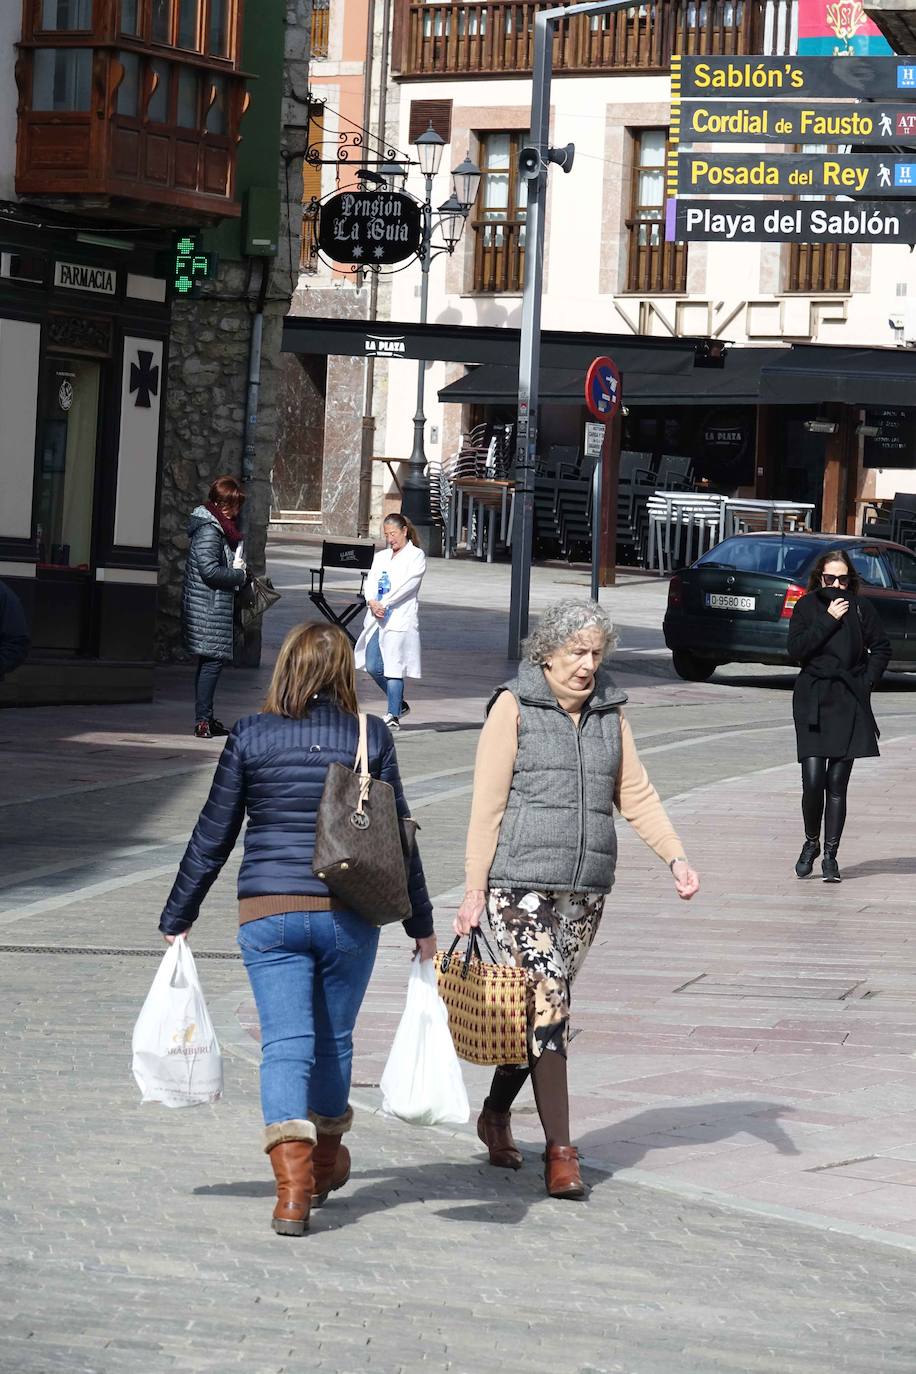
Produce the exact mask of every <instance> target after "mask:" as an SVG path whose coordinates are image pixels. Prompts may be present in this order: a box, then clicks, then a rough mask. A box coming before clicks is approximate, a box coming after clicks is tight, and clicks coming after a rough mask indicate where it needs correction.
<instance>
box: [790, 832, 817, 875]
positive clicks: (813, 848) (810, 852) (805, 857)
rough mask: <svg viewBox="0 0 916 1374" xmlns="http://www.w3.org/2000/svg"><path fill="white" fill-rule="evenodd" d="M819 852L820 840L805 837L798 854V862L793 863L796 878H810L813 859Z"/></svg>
mask: <svg viewBox="0 0 916 1374" xmlns="http://www.w3.org/2000/svg"><path fill="white" fill-rule="evenodd" d="M820 852H821V842H820V840H809V839H807V838H806V839H805V843H804V844H803V845H802V851H801V853H800V854H799V856H798V863H797V864H796V865H795V876H796V878H810V877H811V872H812V870H813V868H814V860H815V859H816V858H817V856H818V854H820Z"/></svg>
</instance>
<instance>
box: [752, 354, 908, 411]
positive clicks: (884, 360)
mask: <svg viewBox="0 0 916 1374" xmlns="http://www.w3.org/2000/svg"><path fill="white" fill-rule="evenodd" d="M760 399H761V401H763V402H766V403H768V404H770V405H811V404H815V405H819V404H821V403H822V402H825V401H840V402H842V403H843V404H845V405H852V406H856V405H859V406H912V405H916V353H911V352H909V351H908V350H906V349H902V348H840V347H836V348H830V347H828V346H826V345H823V344H796V345H795V347H793V348H790V349H786V350H785V351H784V352H782V353H781V354H780V356H779V357H778V358H776V359H774V360H773V361H772V362H771V363H768V364H767V365H766V367H764V369H763V371H762V373H761V378H760Z"/></svg>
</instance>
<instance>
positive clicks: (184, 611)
mask: <svg viewBox="0 0 916 1374" xmlns="http://www.w3.org/2000/svg"><path fill="white" fill-rule="evenodd" d="M244 500H245V493H244V492H243V491H242V488H241V486H240V485H239V483H238V482H237V481H236V480H235V478H234V477H217V479H216V481H215V482H214V483H213V484H212V486H211V487H210V491H209V493H208V495H207V501H206V504H205V505H202V506H195V508H194V510H192V512H191V518H190V520H189V521H188V539H189V541H190V543H189V545H188V556H187V560H186V562H185V569H184V587H183V588H182V596H181V628H182V635H183V638H184V645H185V648H186V649H187V651H188V653H191V654H196V655H197V672H196V674H195V676H194V720H195V725H194V734H195V736H196V737H197V739H214V738H215V737H216V736H218V735H228V733H229V731H228V730H227V729H226V727H225V725H223V723H222V721H220V720H217V719H216V717H215V716H214V714H213V698H214V696H215V694H216V684H217V682H218V681H219V676H220V673H221V672H222V671H223V664H224V663H231V662H232V656H233V649H234V641H235V631H234V620H233V616H234V611H235V594H236V592H237V591H238V590H239V588H240V587H242V586H244V584H245V582H246V581H247V578H248V572H247V569H246V566H245V560H244V558H243V557H242V533H241V530H240V529H239V527H238V525H237V524H236V521H237V520H238V517H239V512H240V511H241V509H242V504H243V502H244Z"/></svg>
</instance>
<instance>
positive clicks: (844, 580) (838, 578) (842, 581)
mask: <svg viewBox="0 0 916 1374" xmlns="http://www.w3.org/2000/svg"><path fill="white" fill-rule="evenodd" d="M821 577H822V578H823V579H824V581H825V582H826V583H827V586H828V587H834V586H836V587H845V586H847V585H848V583H849V573H821Z"/></svg>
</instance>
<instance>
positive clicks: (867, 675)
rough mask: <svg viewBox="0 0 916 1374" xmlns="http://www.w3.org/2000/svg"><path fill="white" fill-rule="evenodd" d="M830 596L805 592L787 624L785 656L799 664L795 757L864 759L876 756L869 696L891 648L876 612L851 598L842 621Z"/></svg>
mask: <svg viewBox="0 0 916 1374" xmlns="http://www.w3.org/2000/svg"><path fill="white" fill-rule="evenodd" d="M837 595H838V594H837V593H835V592H833V591H828V590H826V589H825V590H823V591H814V592H809V593H808V595H807V596H803V597H802V599H801V601H799V602H798V603H797V604H796V607H795V610H794V611H793V612H792V621H791V624H790V625H789V654H790V656H791V657H792V658H793V659H794V660H795V662H796V663H799V664H800V665H801V672H800V673H799V675H798V677H797V679H796V682H795V691H794V694H793V698H792V714H793V716H794V719H795V735H796V740H797V742H798V757H799V759H805V758H822V759H867V758H874V757H875V756H876V755H877V753H878V733H879V732H878V727H877V725H876V723H875V718H874V715H873V714H872V709H871V693H872V690H873V689H874V687H876V686H877V684H878V683H879V682H880V680H881V678H882V676H883V675H884V670H885V669H886V668H887V665H888V663H889V662H890V657H891V646H890V641H889V640H888V638H887V635H886V634H885V632H884V626H883V625H882V624H881V621H880V619H879V617H878V612H877V611H876V610H875V608H874V606H873V605H872V604H871V602H870V601H866V600H865V599H864V598H859V597H857V596H855V595H853V593H851V592H849V593H847V592H842V593H839V595H840V596H842V597H844V598H845V599H846V600H848V602H849V610H848V611H847V612H846V614H845V615H844V616H843V618H842V619H841V620H837V619H835V618H834V617H833V616H832V615H830V614H829V613H828V611H827V604H828V602H829V601H830V600H831V599H834V598H836V597H837Z"/></svg>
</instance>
